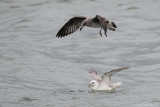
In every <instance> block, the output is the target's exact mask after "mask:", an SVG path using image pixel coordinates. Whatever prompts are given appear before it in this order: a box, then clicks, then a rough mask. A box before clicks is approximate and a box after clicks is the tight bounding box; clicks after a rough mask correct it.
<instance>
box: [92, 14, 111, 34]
mask: <svg viewBox="0 0 160 107" xmlns="http://www.w3.org/2000/svg"><path fill="white" fill-rule="evenodd" d="M93 20H94V22H99V23H100V24H101V26H102V28H103V30H104V32H107V25H106V24H107V23H109V21H108V20H107V19H105V18H104V17H101V16H100V15H96V17H95V18H94V19H93Z"/></svg>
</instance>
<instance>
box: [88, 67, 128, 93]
mask: <svg viewBox="0 0 160 107" xmlns="http://www.w3.org/2000/svg"><path fill="white" fill-rule="evenodd" d="M128 68H129V67H125V68H119V69H115V70H112V71H110V72H107V73H105V74H104V75H103V76H102V77H99V76H98V75H97V73H96V72H95V71H93V70H92V69H91V70H90V71H89V75H90V76H91V77H92V78H94V80H92V81H91V82H90V84H89V86H88V87H91V88H92V90H93V91H111V90H113V89H115V88H116V87H118V86H120V85H121V84H122V83H121V82H117V83H112V84H111V83H110V81H111V76H112V75H113V74H115V73H117V72H119V71H122V70H126V69H128Z"/></svg>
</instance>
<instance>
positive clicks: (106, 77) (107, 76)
mask: <svg viewBox="0 0 160 107" xmlns="http://www.w3.org/2000/svg"><path fill="white" fill-rule="evenodd" d="M128 68H129V67H125V68H119V69H115V70H112V71H110V72H107V73H105V74H104V75H103V76H102V82H106V83H109V82H110V81H111V76H112V75H113V74H115V73H117V72H119V71H122V70H126V69H128Z"/></svg>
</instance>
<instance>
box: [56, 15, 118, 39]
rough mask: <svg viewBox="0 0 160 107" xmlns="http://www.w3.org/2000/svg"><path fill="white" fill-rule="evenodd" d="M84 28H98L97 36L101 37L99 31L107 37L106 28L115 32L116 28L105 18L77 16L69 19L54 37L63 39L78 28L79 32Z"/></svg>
mask: <svg viewBox="0 0 160 107" xmlns="http://www.w3.org/2000/svg"><path fill="white" fill-rule="evenodd" d="M84 26H87V27H92V28H100V31H99V34H100V36H101V37H102V33H101V30H102V28H103V30H104V34H105V35H106V37H107V28H108V29H109V30H112V31H115V30H116V28H117V26H116V24H115V23H114V22H109V21H108V20H107V19H106V18H104V17H102V16H100V15H96V16H95V17H94V18H89V17H85V16H77V17H73V18H71V19H70V20H69V21H68V22H67V23H66V24H65V25H64V26H63V27H62V28H61V29H60V30H59V31H58V33H57V35H56V37H58V38H62V37H65V36H67V35H69V34H71V33H73V32H75V31H76V30H78V29H79V28H80V31H81V30H82V28H83V27H84Z"/></svg>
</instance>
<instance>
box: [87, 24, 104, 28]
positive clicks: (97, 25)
mask: <svg viewBox="0 0 160 107" xmlns="http://www.w3.org/2000/svg"><path fill="white" fill-rule="evenodd" d="M86 26H88V27H92V28H101V25H100V24H99V23H89V24H88V25H86Z"/></svg>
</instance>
